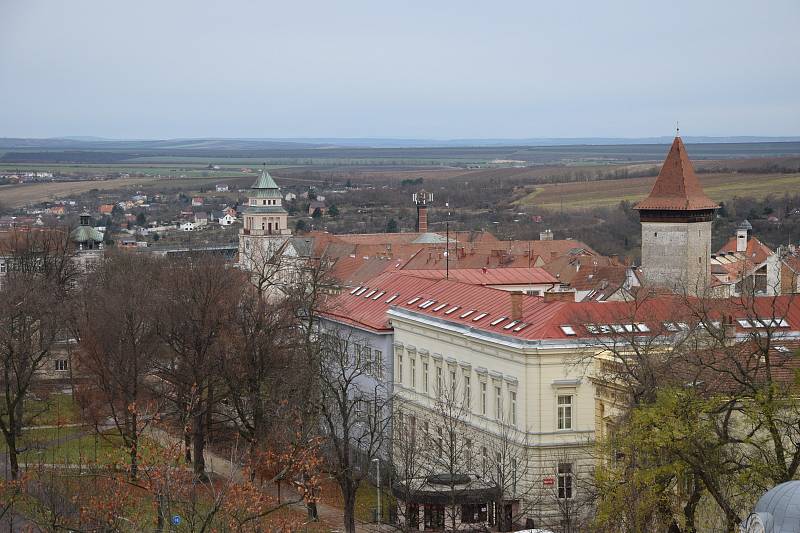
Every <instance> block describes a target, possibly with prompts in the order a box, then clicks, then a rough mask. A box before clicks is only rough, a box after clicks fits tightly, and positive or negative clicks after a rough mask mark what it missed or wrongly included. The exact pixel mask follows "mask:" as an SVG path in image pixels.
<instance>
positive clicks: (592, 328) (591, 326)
mask: <svg viewBox="0 0 800 533" xmlns="http://www.w3.org/2000/svg"><path fill="white" fill-rule="evenodd" d="M586 331H588V332H589V333H591V334H592V335H597V334H598V333H600V330H599V329H598V328H597V326H595V325H594V324H586Z"/></svg>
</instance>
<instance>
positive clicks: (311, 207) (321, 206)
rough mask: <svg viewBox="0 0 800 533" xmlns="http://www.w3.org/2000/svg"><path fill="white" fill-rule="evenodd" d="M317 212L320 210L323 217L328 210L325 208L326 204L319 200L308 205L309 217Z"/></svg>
mask: <svg viewBox="0 0 800 533" xmlns="http://www.w3.org/2000/svg"><path fill="white" fill-rule="evenodd" d="M317 210H319V212H320V214H321V215H324V214H325V212H326V211H327V210H328V208H327V207H326V206H325V202H320V201H318V200H312V201H311V202H310V203H309V204H308V215H309V216H311V215H313V214H314V213H315V212H316V211H317Z"/></svg>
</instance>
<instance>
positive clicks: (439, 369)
mask: <svg viewBox="0 0 800 533" xmlns="http://www.w3.org/2000/svg"><path fill="white" fill-rule="evenodd" d="M441 394H442V367H440V366H437V367H436V395H437V396H441Z"/></svg>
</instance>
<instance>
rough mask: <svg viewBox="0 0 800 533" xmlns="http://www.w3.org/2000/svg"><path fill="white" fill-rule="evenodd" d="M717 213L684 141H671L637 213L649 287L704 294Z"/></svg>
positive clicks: (677, 139)
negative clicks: (696, 172) (696, 171)
mask: <svg viewBox="0 0 800 533" xmlns="http://www.w3.org/2000/svg"><path fill="white" fill-rule="evenodd" d="M718 208H719V206H718V205H717V204H716V202H714V201H713V200H712V199H711V198H709V197H708V196H706V193H705V192H704V191H703V188H702V187H701V186H700V181H699V180H698V179H697V175H696V174H695V173H694V168H692V163H691V161H689V156H688V155H687V154H686V147H685V146H684V145H683V141H682V140H681V138H680V137H675V140H674V141H673V143H672V147H671V148H670V150H669V154H667V159H666V160H665V161H664V165H663V166H662V167H661V172H659V174H658V178H657V179H656V183H655V185H653V190H652V191H650V195H649V196H648V197H647V198H645V199H644V200H642V201H641V202H639V203H638V204H637V205H636V207H635V209H637V210H638V211H639V220H641V223H642V271H643V274H644V278H645V281H646V282H647V283H648V284H649V285H650V286H655V287H664V288H668V289H670V290H677V291H680V292H684V291H685V292H686V293H688V294H691V295H698V294H702V293H703V292H704V290H705V289H706V287H707V285H708V283H709V280H710V278H711V265H710V258H711V223H712V220H713V219H714V214H715V212H716V210H717V209H718Z"/></svg>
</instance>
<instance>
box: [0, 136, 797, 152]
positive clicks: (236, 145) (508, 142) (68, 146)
mask: <svg viewBox="0 0 800 533" xmlns="http://www.w3.org/2000/svg"><path fill="white" fill-rule="evenodd" d="M683 140H684V141H685V142H686V143H687V144H734V143H765V142H766V143H775V142H800V136H798V137H766V136H739V137H703V136H696V137H695V136H686V137H684V138H683ZM671 142H672V138H671V137H640V138H622V137H570V138H556V137H543V138H528V139H446V140H438V139H391V138H335V137H330V138H328V137H320V138H265V139H252V138H231V139H224V138H197V139H104V138H100V137H57V138H47V139H26V138H0V149H2V150H31V149H33V150H108V151H119V150H148V151H149V150H155V151H159V150H163V151H169V150H198V151H209V150H247V151H253V150H282V149H290V150H291V149H314V148H316V149H330V148H453V147H467V148H468V147H499V146H616V145H640V144H653V145H660V144H669V143H671Z"/></svg>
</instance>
